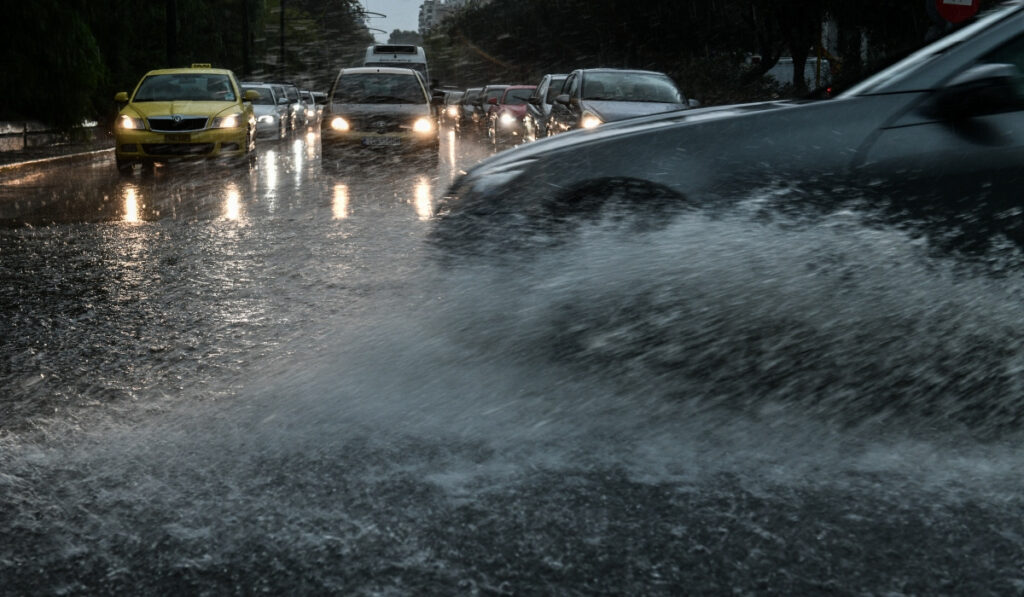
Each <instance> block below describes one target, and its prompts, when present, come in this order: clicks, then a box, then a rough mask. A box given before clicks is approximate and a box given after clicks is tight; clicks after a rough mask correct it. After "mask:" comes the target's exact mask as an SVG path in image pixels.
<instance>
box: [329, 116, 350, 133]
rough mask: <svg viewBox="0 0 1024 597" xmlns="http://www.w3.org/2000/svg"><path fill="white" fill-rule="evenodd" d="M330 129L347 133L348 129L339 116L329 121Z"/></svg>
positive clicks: (346, 123)
mask: <svg viewBox="0 0 1024 597" xmlns="http://www.w3.org/2000/svg"><path fill="white" fill-rule="evenodd" d="M331 128H332V129H334V130H336V131H347V130H348V128H349V126H348V121H347V120H345V119H344V118H342V117H341V116H335V117H334V118H332V119H331Z"/></svg>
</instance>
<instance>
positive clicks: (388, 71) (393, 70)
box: [338, 66, 418, 76]
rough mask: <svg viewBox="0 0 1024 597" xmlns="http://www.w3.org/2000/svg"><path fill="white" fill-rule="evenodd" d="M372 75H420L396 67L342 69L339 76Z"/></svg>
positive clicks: (408, 69)
mask: <svg viewBox="0 0 1024 597" xmlns="http://www.w3.org/2000/svg"><path fill="white" fill-rule="evenodd" d="M372 73H381V74H385V75H410V76H418V73H417V72H416V71H415V70H413V69H411V68H398V67H395V66H355V67H352V68H343V69H341V71H340V72H339V73H338V75H339V76H340V75H366V74H372Z"/></svg>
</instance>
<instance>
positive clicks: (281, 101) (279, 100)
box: [277, 97, 288, 106]
mask: <svg viewBox="0 0 1024 597" xmlns="http://www.w3.org/2000/svg"><path fill="white" fill-rule="evenodd" d="M277 103H278V104H280V105H282V106H283V105H285V104H287V103H288V98H287V97H279V98H277Z"/></svg>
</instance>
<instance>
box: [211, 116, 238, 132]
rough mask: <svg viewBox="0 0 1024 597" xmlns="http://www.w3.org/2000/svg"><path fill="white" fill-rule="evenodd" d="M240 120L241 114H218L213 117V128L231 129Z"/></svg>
mask: <svg viewBox="0 0 1024 597" xmlns="http://www.w3.org/2000/svg"><path fill="white" fill-rule="evenodd" d="M241 121H242V115H241V114H230V115H228V116H218V117H217V118H214V119H213V128H215V129H233V128H235V127H237V126H238V124H239V123H240V122H241Z"/></svg>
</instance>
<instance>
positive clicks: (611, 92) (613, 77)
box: [548, 68, 696, 134]
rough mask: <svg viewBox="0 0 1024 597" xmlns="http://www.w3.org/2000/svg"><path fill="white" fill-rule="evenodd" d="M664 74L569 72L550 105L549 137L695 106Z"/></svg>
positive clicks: (599, 70)
mask: <svg viewBox="0 0 1024 597" xmlns="http://www.w3.org/2000/svg"><path fill="white" fill-rule="evenodd" d="M695 106H696V102H695V101H692V100H687V99H686V98H684V97H683V93H682V92H681V91H680V90H679V88H678V87H677V86H676V84H675V82H674V81H672V79H671V78H669V76H668V75H665V74H663V73H659V72H654V71H646V70H625V69H617V68H585V69H577V70H574V71H572V72H571V73H569V76H568V77H566V79H565V82H564V83H562V90H561V91H560V92H559V94H558V95H557V96H555V101H554V103H553V104H552V106H551V112H550V115H549V117H548V125H549V134H551V133H561V132H565V131H569V130H573V129H578V128H585V129H588V128H594V127H595V126H599V125H602V124H604V123H606V122H613V121H616V120H623V119H625V118H634V117H636V116H643V115H646V114H657V113H659V112H671V111H675V110H685V109H686V108H690V107H695Z"/></svg>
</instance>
